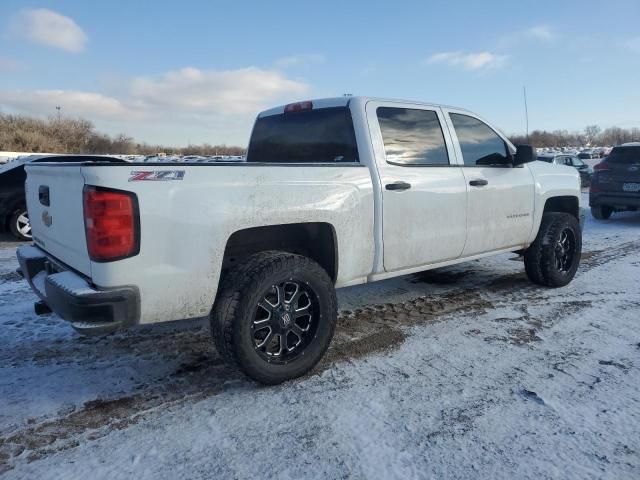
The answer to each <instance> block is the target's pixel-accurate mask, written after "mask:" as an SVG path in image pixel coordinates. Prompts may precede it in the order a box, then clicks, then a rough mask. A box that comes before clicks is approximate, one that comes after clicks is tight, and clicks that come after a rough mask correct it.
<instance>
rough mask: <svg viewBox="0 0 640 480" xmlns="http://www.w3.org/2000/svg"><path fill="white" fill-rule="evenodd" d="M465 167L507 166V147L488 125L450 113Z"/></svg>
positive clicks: (475, 119) (468, 117) (466, 116)
mask: <svg viewBox="0 0 640 480" xmlns="http://www.w3.org/2000/svg"><path fill="white" fill-rule="evenodd" d="M449 116H450V118H451V122H452V123H453V127H454V128H455V131H456V135H457V136H458V142H459V143H460V150H461V151H462V158H463V161H464V164H465V166H472V167H475V166H491V165H496V166H498V165H505V164H506V163H508V162H509V154H508V151H507V145H506V143H505V142H504V140H503V139H502V138H501V137H500V136H499V135H498V134H497V133H496V132H495V131H493V129H492V128H491V127H489V126H488V125H487V124H486V123H484V122H481V121H480V120H478V119H477V118H473V117H470V116H468V115H462V114H459V113H450V114H449Z"/></svg>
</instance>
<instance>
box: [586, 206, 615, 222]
mask: <svg viewBox="0 0 640 480" xmlns="http://www.w3.org/2000/svg"><path fill="white" fill-rule="evenodd" d="M612 213H613V208H611V207H607V206H606V205H598V206H595V207H591V215H593V218H595V219H597V220H607V219H608V218H609V217H610V216H611V214H612Z"/></svg>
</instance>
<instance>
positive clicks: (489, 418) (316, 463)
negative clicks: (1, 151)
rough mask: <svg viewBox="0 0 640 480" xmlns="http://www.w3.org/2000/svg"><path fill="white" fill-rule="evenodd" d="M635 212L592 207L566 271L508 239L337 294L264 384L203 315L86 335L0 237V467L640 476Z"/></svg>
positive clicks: (91, 473) (94, 472)
mask: <svg viewBox="0 0 640 480" xmlns="http://www.w3.org/2000/svg"><path fill="white" fill-rule="evenodd" d="M639 231H640V214H637V213H629V214H618V215H614V216H613V217H612V219H611V220H610V221H608V222H596V221H594V220H593V219H592V218H591V217H590V216H589V215H587V223H586V227H585V240H584V251H585V253H584V255H583V261H582V266H581V268H580V270H579V272H578V275H577V277H576V279H575V280H574V281H573V282H572V283H571V284H570V285H569V286H567V287H565V288H562V289H558V290H549V289H543V288H538V287H535V286H533V285H531V284H530V283H529V282H528V281H527V280H526V277H525V276H524V274H523V265H522V263H521V262H519V261H513V260H512V259H511V256H509V255H506V256H500V257H496V258H492V259H486V260H481V261H475V262H471V263H468V264H463V265H459V266H457V267H452V268H446V269H439V270H437V271H432V272H427V273H423V274H419V275H412V276H407V277H402V278H398V279H393V280H389V281H385V282H380V283H377V284H372V285H368V286H361V287H353V288H349V289H345V290H342V291H340V292H339V297H340V305H341V309H342V311H341V315H340V319H339V326H338V330H337V333H336V338H335V340H334V344H333V346H332V348H331V349H330V351H329V353H328V355H327V357H326V359H325V361H323V362H322V364H321V365H320V366H319V367H318V368H317V369H316V371H315V372H314V373H312V374H311V375H309V376H307V377H305V378H302V379H299V380H297V381H294V382H290V383H287V384H285V385H281V386H278V387H270V388H266V387H261V386H258V385H256V384H254V383H252V382H250V381H248V380H246V379H245V378H243V377H242V376H241V375H239V374H237V373H235V372H232V371H229V370H228V369H227V368H226V367H224V365H222V364H221V362H220V360H219V357H218V356H217V354H216V353H215V351H214V349H213V347H212V344H211V341H210V338H209V332H208V329H207V326H206V323H204V322H202V321H192V322H188V323H186V324H185V323H183V324H171V325H161V326H154V327H146V328H138V329H136V330H132V331H128V332H124V333H119V334H116V335H111V336H109V337H106V338H82V337H80V336H78V335H76V334H75V333H74V332H73V330H71V329H70V328H69V327H68V326H67V325H66V324H65V323H64V322H63V321H61V320H59V319H57V318H56V317H54V316H50V317H37V316H35V315H34V314H33V313H32V302H33V300H34V296H33V294H32V293H31V292H30V291H29V288H28V287H27V285H26V283H25V282H24V281H22V280H20V279H19V278H18V277H17V275H15V274H14V273H13V271H14V270H15V268H16V266H17V265H16V261H15V258H14V252H15V246H16V244H15V243H13V242H10V241H6V242H0V326H1V328H0V345H1V347H0V475H2V476H3V478H4V477H6V478H8V479H12V478H39V479H43V478H65V479H71V478H92V479H100V478H110V479H112V478H132V477H135V478H152V479H161V478H168V479H175V478H207V479H222V478H319V479H324V478H346V477H350V478H371V479H389V478H403V479H404V478H514V477H518V478H536V479H540V478H580V479H583V478H615V479H622V478H640V441H639V439H640V315H639V313H640V282H639V281H638V280H640V239H639V238H638V232H639Z"/></svg>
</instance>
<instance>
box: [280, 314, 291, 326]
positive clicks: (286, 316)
mask: <svg viewBox="0 0 640 480" xmlns="http://www.w3.org/2000/svg"><path fill="white" fill-rule="evenodd" d="M280 321H281V322H282V326H283V327H285V328H286V327H288V326H289V324H290V323H291V315H289V314H288V313H287V312H285V313H283V314H282V316H281V317H280Z"/></svg>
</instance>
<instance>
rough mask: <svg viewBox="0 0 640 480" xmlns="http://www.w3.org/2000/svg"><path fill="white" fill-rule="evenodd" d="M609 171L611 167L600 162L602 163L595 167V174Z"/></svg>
mask: <svg viewBox="0 0 640 480" xmlns="http://www.w3.org/2000/svg"><path fill="white" fill-rule="evenodd" d="M606 170H609V165H607V164H606V163H605V162H600V163H596V164H595V165H594V166H593V171H594V172H603V171H606Z"/></svg>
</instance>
